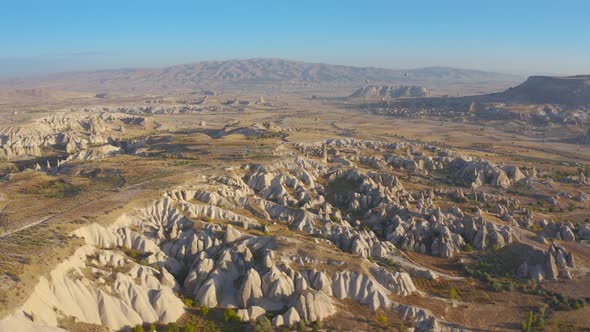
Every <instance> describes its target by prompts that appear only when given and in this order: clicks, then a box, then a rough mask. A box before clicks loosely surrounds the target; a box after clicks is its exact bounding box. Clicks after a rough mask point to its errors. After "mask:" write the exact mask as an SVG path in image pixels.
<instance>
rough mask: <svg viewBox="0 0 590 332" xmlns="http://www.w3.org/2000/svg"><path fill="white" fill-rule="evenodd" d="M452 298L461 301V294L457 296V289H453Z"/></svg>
mask: <svg viewBox="0 0 590 332" xmlns="http://www.w3.org/2000/svg"><path fill="white" fill-rule="evenodd" d="M450 296H451V299H453V300H458V299H459V294H457V290H456V289H455V287H451V291H450Z"/></svg>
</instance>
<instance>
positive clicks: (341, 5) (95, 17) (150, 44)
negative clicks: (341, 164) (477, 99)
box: [0, 0, 590, 76]
mask: <svg viewBox="0 0 590 332" xmlns="http://www.w3.org/2000/svg"><path fill="white" fill-rule="evenodd" d="M250 57H280V58H287V59H293V60H304V61H316V62H326V63H335V64H348V65H362V66H377V67H388V68H413V67H422V66H453V67H462V68H474V69H484V70H493V71H502V72H512V73H518V74H534V73H537V74H582V73H585V74H588V73H590V1H588V0H553V1H545V0H535V1H528V0H444V1H443V0H431V1H419V0H418V1H416V0H405V1H395V0H389V1H370V0H362V1H361V0H358V1H346V0H338V1H328V0H324V1H322V0H315V1H305V0H293V1H287V0H273V1H255V0H243V1H173V0H169V1H164V0H161V1H147V0H137V1H133V0H114V1H107V0H101V1H92V0H89V1H83V0H76V1H60V0H51V1H50V0H39V1H27V0H0V76H14V75H21V74H32V73H48V72H59V71H70V70H82V69H102V68H118V67H145V66H165V65H170V64H179V63H188V62H195V61H200V60H214V59H233V58H250Z"/></svg>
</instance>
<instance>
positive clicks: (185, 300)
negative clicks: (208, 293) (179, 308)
mask: <svg viewBox="0 0 590 332" xmlns="http://www.w3.org/2000/svg"><path fill="white" fill-rule="evenodd" d="M182 302H183V303H184V305H185V306H187V307H192V306H193V300H191V299H182Z"/></svg>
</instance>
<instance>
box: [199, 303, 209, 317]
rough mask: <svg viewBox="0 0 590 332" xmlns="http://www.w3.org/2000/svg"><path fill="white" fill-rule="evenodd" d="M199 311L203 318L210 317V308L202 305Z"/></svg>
mask: <svg viewBox="0 0 590 332" xmlns="http://www.w3.org/2000/svg"><path fill="white" fill-rule="evenodd" d="M199 311H200V312H201V316H203V317H207V315H209V307H208V306H206V305H202V306H201V307H200V308H199Z"/></svg>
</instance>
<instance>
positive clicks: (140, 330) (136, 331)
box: [131, 325, 144, 332]
mask: <svg viewBox="0 0 590 332" xmlns="http://www.w3.org/2000/svg"><path fill="white" fill-rule="evenodd" d="M131 331H133V332H144V330H143V326H141V325H135V327H134V328H132V329H131Z"/></svg>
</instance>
